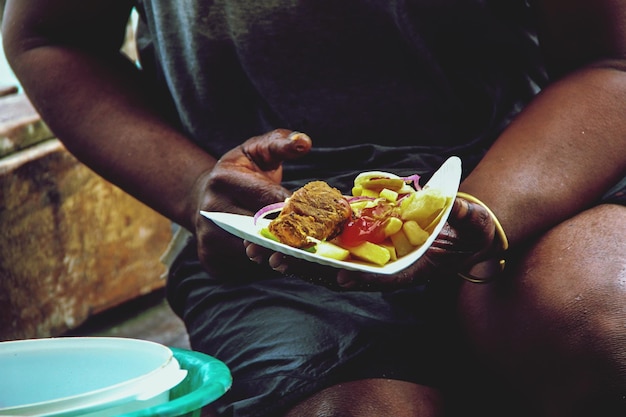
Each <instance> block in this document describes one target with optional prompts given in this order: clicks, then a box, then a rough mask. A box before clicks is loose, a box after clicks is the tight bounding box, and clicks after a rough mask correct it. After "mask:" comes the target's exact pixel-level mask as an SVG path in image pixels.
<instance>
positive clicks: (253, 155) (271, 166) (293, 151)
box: [241, 129, 312, 171]
mask: <svg viewBox="0 0 626 417" xmlns="http://www.w3.org/2000/svg"><path fill="white" fill-rule="evenodd" d="M311 146H312V142H311V138H310V137H309V136H307V135H305V134H304V133H300V132H290V131H288V130H285V129H277V130H274V131H272V132H270V133H267V134H265V135H262V136H256V137H253V138H251V139H249V140H247V141H246V142H244V143H243V145H241V149H242V152H243V153H244V155H246V157H247V158H248V159H250V161H252V162H253V163H254V164H256V165H257V166H258V167H259V168H260V169H261V170H263V171H273V170H275V169H278V168H279V167H280V164H281V163H282V162H283V161H285V160H290V159H294V158H298V157H300V156H302V155H305V154H306V153H308V152H309V150H310V149H311Z"/></svg>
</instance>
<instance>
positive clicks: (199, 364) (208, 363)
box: [121, 348, 232, 417]
mask: <svg viewBox="0 0 626 417" xmlns="http://www.w3.org/2000/svg"><path fill="white" fill-rule="evenodd" d="M171 350H172V352H173V353H174V357H175V358H176V359H177V360H178V362H179V363H180V367H181V368H182V369H186V370H187V376H186V377H185V379H184V380H183V381H182V382H181V383H180V384H178V385H177V386H176V387H174V388H173V389H172V390H171V391H170V400H169V401H168V402H167V403H164V404H160V405H157V406H154V407H150V408H145V409H143V410H138V411H134V412H132V413H127V414H123V415H122V416H121V417H147V416H159V417H174V416H188V417H200V416H201V412H202V407H204V406H206V405H208V404H210V403H212V402H213V401H215V400H217V399H218V398H220V397H221V396H222V395H224V394H225V393H226V391H228V390H229V389H230V387H231V385H232V376H231V374H230V370H229V369H228V367H227V366H226V365H225V364H224V363H223V362H221V361H219V360H218V359H216V358H214V357H212V356H209V355H206V354H204V353H200V352H195V351H190V350H186V349H179V348H171Z"/></svg>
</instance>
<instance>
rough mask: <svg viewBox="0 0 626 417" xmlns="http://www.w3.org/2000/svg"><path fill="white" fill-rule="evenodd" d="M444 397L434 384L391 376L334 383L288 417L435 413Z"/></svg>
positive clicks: (427, 416)
mask: <svg viewBox="0 0 626 417" xmlns="http://www.w3.org/2000/svg"><path fill="white" fill-rule="evenodd" d="M441 415H443V411H442V400H441V395H440V394H439V392H438V391H437V390H435V389H433V388H429V387H426V386H423V385H417V384H413V383H409V382H404V381H396V380H389V379H365V380H359V381H353V382H347V383H344V384H339V385H335V386H333V387H330V388H327V389H325V390H323V391H320V392H319V393H317V394H315V395H314V396H312V397H311V398H309V399H307V400H305V401H304V402H302V403H300V404H299V405H297V406H296V407H294V408H293V409H292V410H291V411H290V412H289V413H287V414H286V416H285V417H381V416H393V417H435V416H441Z"/></svg>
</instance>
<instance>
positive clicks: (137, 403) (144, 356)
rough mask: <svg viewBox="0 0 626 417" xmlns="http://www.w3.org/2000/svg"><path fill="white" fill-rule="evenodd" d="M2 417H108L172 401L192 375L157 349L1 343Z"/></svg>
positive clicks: (111, 342)
mask: <svg viewBox="0 0 626 417" xmlns="http://www.w3.org/2000/svg"><path fill="white" fill-rule="evenodd" d="M0 372H1V374H2V377H1V378H0V415H11V416H25V415H38V416H75V415H80V416H90V417H107V416H114V415H117V414H120V413H122V412H129V411H134V410H138V409H142V408H146V407H151V406H154V405H157V404H161V403H164V402H167V401H168V400H169V390H170V389H171V388H173V387H174V386H176V385H177V384H178V383H180V382H181V381H182V380H183V379H184V378H185V376H186V374H187V371H186V370H184V369H180V366H179V364H178V361H177V360H176V358H174V356H173V353H172V351H171V350H170V349H169V348H167V347H165V346H163V345H160V344H158V343H154V342H149V341H145V340H137V339H127V338H115V337H111V338H109V337H67V338H48V339H29V340H19V341H10V342H1V343H0Z"/></svg>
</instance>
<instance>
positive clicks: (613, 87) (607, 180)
mask: <svg viewBox="0 0 626 417" xmlns="http://www.w3.org/2000/svg"><path fill="white" fill-rule="evenodd" d="M533 5H534V6H535V8H536V9H537V12H538V15H539V18H540V22H541V27H540V41H541V43H542V46H543V53H544V54H545V56H546V57H547V58H546V59H547V61H548V63H549V65H550V66H549V70H550V72H551V76H552V77H553V78H554V79H557V81H556V82H554V83H552V84H551V85H550V86H549V87H548V88H546V89H545V90H544V91H543V93H542V94H540V95H539V96H538V97H537V98H536V99H535V100H534V101H533V102H532V103H531V104H530V105H529V106H528V107H527V108H526V109H525V110H524V111H523V112H522V113H521V114H520V115H519V117H517V118H516V120H515V121H514V122H513V123H512V124H511V126H510V127H509V128H508V129H507V130H506V131H505V132H504V133H503V134H502V135H501V137H500V138H499V139H498V141H497V142H496V144H495V145H494V146H493V148H492V149H491V150H490V151H489V152H488V154H487V155H486V157H485V158H484V159H483V161H482V162H481V163H480V164H479V166H478V167H477V169H476V170H475V171H474V172H473V173H472V174H471V175H470V176H469V178H467V180H466V181H465V182H464V183H463V184H462V186H461V190H462V191H465V192H468V193H470V194H474V195H476V196H477V197H479V198H480V199H482V200H483V201H484V202H486V203H487V205H489V206H490V207H491V208H492V209H493V211H494V212H495V213H496V214H497V216H498V217H499V218H500V219H501V222H502V224H503V226H504V229H505V230H506V232H507V234H508V237H509V240H510V241H511V243H512V244H515V243H517V242H520V241H523V240H525V239H528V238H530V237H532V236H534V235H537V234H539V233H541V232H542V231H545V230H546V229H547V228H549V227H551V226H553V225H555V224H557V223H559V222H561V221H562V220H564V219H566V218H568V217H571V216H572V215H574V214H575V213H578V212H580V211H582V210H583V209H585V208H586V207H588V206H589V205H590V204H591V203H592V202H593V201H594V200H596V199H597V198H598V197H600V196H601V195H602V193H603V192H605V191H606V190H607V189H608V188H609V187H610V186H611V185H613V184H614V183H616V182H617V181H618V180H619V178H621V177H622V176H624V175H625V174H626V117H624V115H625V114H626V2H623V1H615V0H573V1H572V0H538V1H535V2H533Z"/></svg>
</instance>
